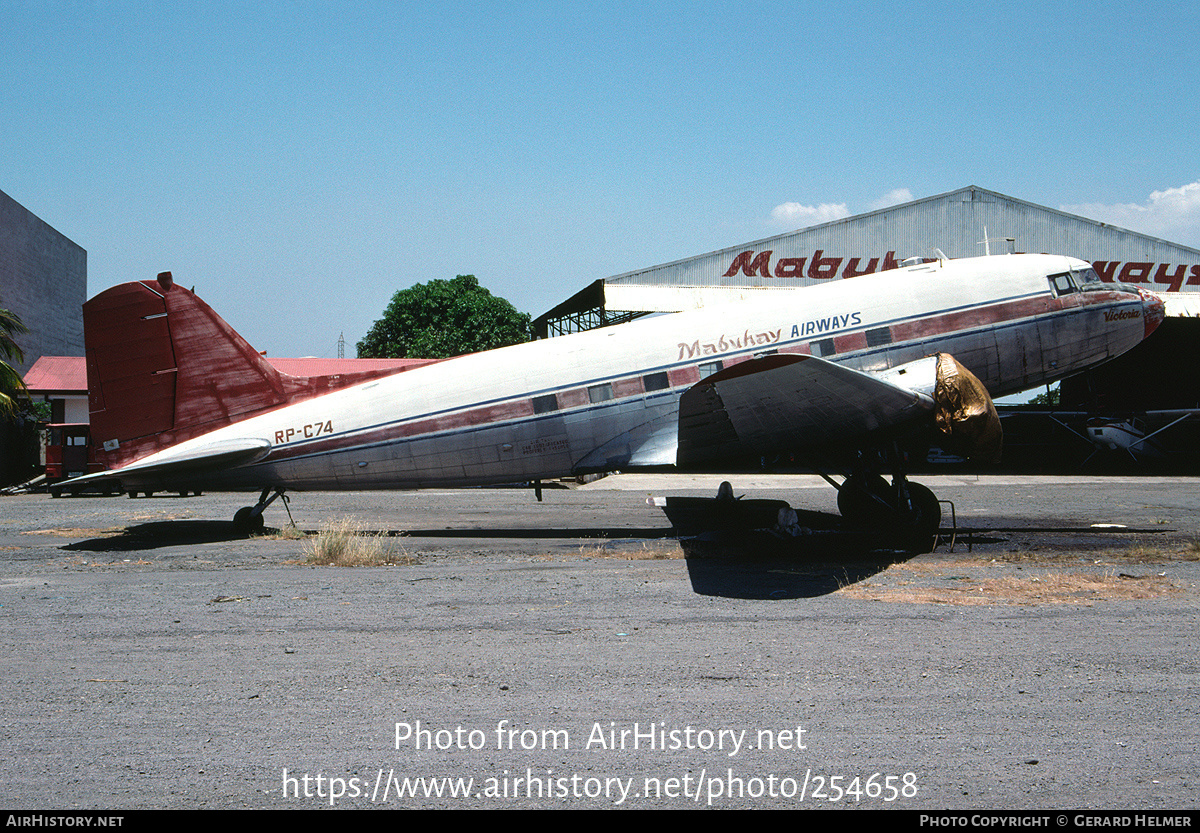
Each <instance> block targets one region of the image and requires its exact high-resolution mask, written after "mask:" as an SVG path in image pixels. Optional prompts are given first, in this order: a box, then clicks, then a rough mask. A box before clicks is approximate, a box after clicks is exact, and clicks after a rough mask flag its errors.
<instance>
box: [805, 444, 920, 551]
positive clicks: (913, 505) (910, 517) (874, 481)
mask: <svg viewBox="0 0 1200 833" xmlns="http://www.w3.org/2000/svg"><path fill="white" fill-rule="evenodd" d="M902 460H903V456H902V455H901V454H900V453H899V452H898V451H897V452H894V453H893V455H892V470H893V476H892V482H891V483H888V481H887V480H885V479H884V478H883V477H882V476H881V475H880V474H878V473H876V472H874V471H868V470H867V469H866V467H865V466H864V465H862V464H861V462H862V461H860V465H859V466H858V467H857V468H856V470H855V471H854V472H853V473H851V474H849V475H847V477H846V479H845V480H843V481H842V483H841V484H838V483H835V482H834V481H833V480H832V479H830V478H829V477H828V476H826V477H825V479H826V480H828V481H829V482H830V483H833V485H834V486H835V487H836V488H837V490H838V496H837V504H838V511H839V512H841V513H842V517H843V518H844V519H845V521H846V523H847V524H848V525H850V526H853V527H858V528H861V529H870V530H882V531H886V532H890V533H893V534H895V535H896V536H897V537H898V538H899V539H900V543H902V544H903V545H904V546H906V547H908V548H911V549H915V550H917V551H919V552H928V551H929V550H931V549H932V548H933V544H934V539H935V537H936V536H937V534H938V531H939V529H940V528H941V523H942V506H941V503H940V502H939V501H938V499H937V496H936V495H935V494H934V493H933V492H932V491H930V490H929V488H928V487H927V486H923V485H921V484H920V483H913V482H911V481H910V480H909V479H908V478H907V477H905V475H904V471H903V468H902V466H901V461H902Z"/></svg>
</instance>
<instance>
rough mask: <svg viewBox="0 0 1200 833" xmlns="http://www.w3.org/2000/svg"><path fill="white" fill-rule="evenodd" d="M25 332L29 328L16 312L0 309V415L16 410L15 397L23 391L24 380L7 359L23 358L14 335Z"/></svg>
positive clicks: (18, 359)
mask: <svg viewBox="0 0 1200 833" xmlns="http://www.w3.org/2000/svg"><path fill="white" fill-rule="evenodd" d="M27 332H29V328H28V327H26V326H25V325H24V324H23V323H21V319H20V318H18V317H17V315H16V313H13V312H9V311H8V310H6V309H0V417H4V418H8V417H11V416H13V414H15V413H16V412H17V397H18V396H19V395H20V394H22V393H24V391H25V381H24V380H23V379H22V378H21V374H20V373H17V371H16V369H15V368H13V367H12V365H10V364H9V363H8V360H9V359H16V360H17V361H21V360H22V359H24V358H25V354H24V353H22V352H21V348H20V347H18V346H17V342H16V336H18V335H20V334H21V333H27Z"/></svg>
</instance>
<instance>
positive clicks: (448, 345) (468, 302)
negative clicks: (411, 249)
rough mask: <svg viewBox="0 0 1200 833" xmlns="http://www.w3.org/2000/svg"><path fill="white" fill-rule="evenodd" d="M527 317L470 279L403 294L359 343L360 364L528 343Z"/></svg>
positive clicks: (435, 283)
mask: <svg viewBox="0 0 1200 833" xmlns="http://www.w3.org/2000/svg"><path fill="white" fill-rule="evenodd" d="M532 333H533V331H532V326H531V324H530V320H529V315H528V314H527V313H523V312H518V311H517V309H516V307H514V306H513V305H512V304H510V303H509V302H508V301H506V300H504V299H503V298H497V297H496V296H495V295H493V294H492V293H490V292H488V291H487V290H486V289H485V288H483V287H482V286H480V285H479V281H477V280H476V279H475V276H474V275H459V276H458V277H456V278H455V279H454V280H452V281H447V280H441V279H438V280H432V281H430V282H429V283H419V284H417V285H416V286H412V287H409V288H408V289H402V290H400V291H399V292H397V293H396V294H395V295H393V296H392V302H391V303H390V304H388V308H387V309H386V310H384V313H383V318H380V319H379V320H378V321H376V322H375V324H374V325H373V326H372V327H371V330H370V332H368V333H367V335H366V337H364V338H363V340H362V341H360V342H358V357H359V358H360V359H382V358H409V359H446V358H449V357H451V356H460V355H462V354H463V353H476V352H479V351H480V350H491V349H493V348H495V347H505V346H507V345H509V344H520V343H521V342H523V341H529V339H530V338H531V336H532Z"/></svg>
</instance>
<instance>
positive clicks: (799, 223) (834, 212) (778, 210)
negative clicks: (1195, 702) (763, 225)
mask: <svg viewBox="0 0 1200 833" xmlns="http://www.w3.org/2000/svg"><path fill="white" fill-rule="evenodd" d="M849 216H850V212H849V211H848V210H846V204H845V203H844V202H843V203H838V204H837V205H834V204H832V203H827V202H823V203H821V204H820V205H818V206H812V205H801V204H800V203H798V202H785V203H784V204H783V205H777V206H775V207H774V208H773V209H771V219H772V220H774V221H775V222H776V223H778V224H779V225H781V226H787V227H788V228H807V227H808V226H815V225H819V224H821V223H828V222H831V221H833V220H840V219H842V218H843V217H849Z"/></svg>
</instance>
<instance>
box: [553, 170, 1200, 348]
mask: <svg viewBox="0 0 1200 833" xmlns="http://www.w3.org/2000/svg"><path fill="white" fill-rule="evenodd" d="M985 240H986V241H987V242H985ZM935 249H937V250H941V251H943V252H945V253H946V255H947V256H948V257H952V258H955V257H974V256H976V255H982V254H985V253H987V252H988V251H989V250H990V251H991V253H993V254H1002V253H1004V252H1008V251H1025V252H1053V253H1056V254H1066V255H1073V256H1075V257H1079V258H1082V259H1084V260H1087V261H1089V262H1091V263H1093V264H1094V265H1095V266H1096V270H1097V272H1098V273H1099V274H1100V276H1101V278H1102V279H1106V280H1123V281H1126V282H1129V283H1145V284H1149V285H1150V286H1149V288H1151V289H1155V290H1157V291H1167V292H1172V293H1175V292H1181V291H1183V292H1189V293H1190V292H1196V291H1197V290H1200V250H1197V249H1192V248H1189V247H1187V246H1181V245H1179V244H1176V243H1171V242H1169V241H1166V240H1160V239H1158V238H1154V237H1150V236H1148V235H1144V234H1139V233H1137V232H1133V231H1128V230H1126V229H1121V228H1117V227H1116V226H1112V225H1109V224H1107V223H1102V222H1099V221H1098V220H1091V219H1088V218H1086V217H1080V216H1077V215H1074V214H1070V213H1067V212H1065V211H1060V210H1058V209H1054V208H1048V207H1046V206H1041V205H1036V204H1035V203H1031V202H1027V201H1025V200H1019V199H1016V198H1015V197H1009V196H1006V195H1004V194H1000V193H997V192H995V191H988V190H986V189H984V188H980V187H978V186H974V185H971V186H967V187H965V188H960V189H958V190H956V191H950V192H948V193H945V194H938V195H936V196H932V197H925V198H923V199H919V200H913V201H912V202H908V203H904V204H901V205H895V206H889V207H888V208H882V209H879V210H877V211H870V212H867V213H865V214H857V215H855V216H852V217H846V218H844V219H841V220H834V221H832V222H828V223H822V224H821V225H816V226H811V227H808V228H804V229H798V230H796V231H792V232H786V233H784V234H778V235H775V236H773V237H767V238H763V239H761V240H755V241H752V242H749V243H742V244H739V245H736V246H728V247H725V248H723V249H718V250H716V251H712V252H708V253H706V254H701V255H696V256H693V257H688V258H684V259H681V260H676V261H672V262H670V263H664V264H661V265H658V266H652V267H649V268H646V269H639V270H636V271H633V272H626V273H624V274H620V275H614V276H613V277H610V278H606V279H604V280H600V281H595V282H593V283H592V284H589V285H588V286H587V287H586V288H585V289H584V290H582V291H580V292H578V293H576V294H575V295H573V296H572V297H571V298H569V299H568V300H566V301H564V302H563V303H561V304H559V305H558V306H556V307H555V308H554V309H552V310H550V311H549V312H546V313H544V314H543V315H541V316H539V317H538V318H537V319H535V322H534V325H535V328H536V330H537V332H538V335H539V336H542V337H544V336H546V335H549V334H555V335H557V334H561V333H565V332H571V331H574V330H580V329H590V328H592V327H596V326H607V325H608V324H612V323H618V322H620V321H625V320H629V319H630V318H632V317H636V316H638V315H647V314H650V313H653V312H678V311H680V310H685V309H695V308H698V307H702V306H706V305H710V304H714V303H722V302H728V301H733V300H738V299H741V298H745V297H747V296H749V295H752V294H758V293H760V292H762V291H764V290H771V289H792V288H796V287H802V286H810V285H813V284H817V283H822V282H824V281H827V280H830V279H835V278H849V277H855V276H857V275H863V274H869V273H871V272H881V271H885V270H887V269H890V268H896V267H897V266H899V264H900V262H902V261H903V260H905V259H906V258H908V257H912V256H917V257H931V256H933V254H934V252H935Z"/></svg>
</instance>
